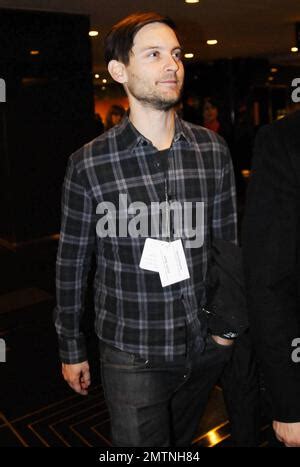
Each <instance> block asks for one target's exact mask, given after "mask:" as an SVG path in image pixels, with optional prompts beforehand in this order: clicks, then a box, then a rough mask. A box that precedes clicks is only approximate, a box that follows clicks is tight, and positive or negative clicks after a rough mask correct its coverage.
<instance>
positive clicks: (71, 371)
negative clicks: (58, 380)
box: [62, 361, 91, 396]
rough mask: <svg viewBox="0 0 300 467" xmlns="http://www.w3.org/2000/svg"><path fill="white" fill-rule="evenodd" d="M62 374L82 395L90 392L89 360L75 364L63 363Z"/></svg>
mask: <svg viewBox="0 0 300 467" xmlns="http://www.w3.org/2000/svg"><path fill="white" fill-rule="evenodd" d="M62 374H63V377H64V379H65V381H67V383H68V385H69V386H71V388H72V389H74V391H76V392H78V394H81V395H82V396H86V395H87V394H88V391H87V389H88V387H89V385H90V384H91V377H90V367H89V363H88V362H87V361H85V362H82V363H75V364H67V363H63V364H62Z"/></svg>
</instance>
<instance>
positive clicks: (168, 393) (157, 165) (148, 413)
mask: <svg viewBox="0 0 300 467" xmlns="http://www.w3.org/2000/svg"><path fill="white" fill-rule="evenodd" d="M174 28H175V27H174V24H173V22H172V21H171V20H170V19H169V18H164V17H162V16H160V15H158V14H156V13H143V14H134V15H131V16H129V17H127V18H125V19H124V20H122V21H121V22H119V23H118V24H117V25H115V26H114V27H113V29H112V30H111V32H110V33H109V34H108V36H107V38H106V43H105V57H106V61H107V64H108V70H109V72H110V74H111V76H112V78H113V79H114V80H115V81H117V82H118V83H120V84H122V85H123V86H124V88H125V91H126V93H127V95H128V99H129V104H130V114H129V117H128V116H125V117H124V119H123V121H122V122H121V123H120V124H119V125H117V126H115V127H114V128H112V129H111V130H109V131H108V132H106V133H105V134H103V135H101V136H100V137H98V138H96V139H95V140H94V141H92V142H91V143H89V144H87V145H86V146H84V147H83V148H82V149H80V150H79V151H77V152H76V153H75V154H73V155H72V156H71V157H70V159H69V165H68V169H67V173H66V177H65V181H64V191H63V202H62V207H63V213H62V228H61V237H60V243H59V250H58V256H57V307H56V310H55V319H56V329H57V332H58V335H59V342H60V356H61V360H62V362H63V364H62V371H63V376H64V378H65V380H66V381H67V382H68V383H69V385H70V386H71V387H72V388H73V389H74V390H75V391H77V392H78V393H79V394H83V395H85V394H87V392H88V387H89V385H90V372H89V365H88V362H87V355H86V350H85V343H84V336H83V335H82V332H81V316H82V297H83V290H84V286H85V281H86V275H87V271H88V264H89V260H90V257H91V254H92V251H93V249H94V246H95V245H96V255H97V272H96V276H95V309H96V310H95V311H96V323H95V329H96V333H97V335H98V337H99V339H100V356H101V375H102V384H103V387H104V393H105V398H106V402H107V405H108V408H109V412H110V416H111V426H112V438H113V444H114V446H172V445H173V446H188V445H189V444H190V443H191V441H192V439H193V436H194V433H195V431H196V429H197V426H198V423H199V418H200V416H201V414H202V412H203V410H204V407H205V404H206V401H207V398H208V395H209V392H210V390H211V388H212V387H213V385H214V384H215V382H216V381H217V379H218V377H219V375H220V374H221V372H222V369H223V367H224V365H225V364H226V362H227V361H228V359H229V358H230V355H231V350H232V348H231V346H230V345H225V344H228V343H229V341H227V340H224V339H221V338H218V336H216V337H215V339H216V340H213V339H212V338H211V337H209V338H208V340H207V342H206V325H205V321H204V319H203V318H202V316H201V312H200V310H201V306H202V305H203V303H204V300H205V295H204V279H205V274H206V269H207V262H208V251H209V245H210V242H211V240H212V237H213V236H215V237H218V238H221V239H225V240H228V241H231V242H236V211H235V190H234V182H233V172H232V165H231V159H230V155H229V152H228V149H227V146H226V145H225V143H224V141H223V140H222V139H221V138H219V137H218V136H217V135H215V134H214V133H212V132H210V131H207V130H205V129H202V128H200V127H196V126H193V125H190V124H187V123H185V122H183V121H181V120H180V119H179V117H178V116H177V115H176V113H175V110H174V108H175V106H176V105H177V104H178V102H179V100H180V96H181V90H182V86H183V79H184V69H183V64H182V59H181V57H182V51H181V46H180V44H179V42H178V39H177V36H176V34H175V31H174ZM120 199H121V201H122V203H121V205H120ZM124 199H126V200H125V201H124ZM127 200H128V203H130V206H129V207H128V209H127ZM171 201H173V202H174V201H176V202H177V203H179V204H180V206H181V205H183V204H184V203H187V204H186V205H185V206H184V207H185V208H186V207H187V205H189V206H190V205H191V204H192V203H194V204H195V202H198V208H199V209H198V211H197V209H196V208H195V206H193V209H190V210H188V212H187V211H186V210H185V211H184V213H183V214H184V215H183V218H184V216H185V217H186V218H189V217H190V216H189V215H190V214H192V215H193V219H194V220H195V219H196V227H197V225H198V228H196V229H194V231H193V232H194V237H196V238H194V240H191V238H192V237H193V235H190V234H189V232H190V231H191V229H190V228H187V229H185V228H184V229H180V228H179V229H178V228H177V229H176V225H175V221H174V216H175V211H174V212H173V210H172V213H171V214H172V216H171V215H170V204H171ZM103 203H104V204H103ZM155 203H162V204H163V205H164V207H165V213H164V215H163V216H162V217H163V221H162V224H163V225H162V227H163V228H162V232H161V231H159V234H156V235H150V233H149V230H148V232H147V233H145V234H142V235H136V233H137V231H138V224H143V226H144V227H145V225H148V227H149V229H150V226H151V227H153V225H154V224H155V222H154V214H155V210H154V214H153V213H152V211H151V215H148V213H149V210H148V211H147V212H146V213H145V209H144V208H145V206H146V207H147V208H149V209H150V205H151V208H152V207H153V206H155V205H156V204H155ZM188 203H190V204H188ZM116 205H117V206H118V207H117V209H115V206H116ZM137 205H138V206H139V208H138V209H136V208H135V206H137ZM137 211H140V213H139V214H138V215H137V216H135V217H133V214H134V213H136V212H137ZM190 211H192V212H190ZM196 211H197V212H196ZM99 213H101V214H105V215H106V216H107V217H105V216H103V217H102V218H101V219H99V215H97V214H99ZM136 218H139V220H138V221H137V219H136ZM103 219H105V222H104V221H103ZM199 219H200V220H201V222H200V221H199ZM202 219H204V221H203V220H202ZM116 220H118V221H120V224H118V226H116V227H115V221H116ZM124 222H125V226H124ZM165 222H166V225H165ZM127 223H128V225H127ZM121 224H122V225H121ZM155 225H156V224H155ZM177 227H178V225H177ZM96 230H97V232H96ZM103 230H104V232H103ZM105 230H107V232H105ZM108 230H109V235H108V234H107V233H108ZM192 230H193V229H192ZM151 232H152V231H151ZM178 232H180V235H179V238H178V235H177V237H176V235H175V233H178ZM195 232H196V234H195ZM106 234H107V235H106ZM151 236H152V237H155V238H150V237H151ZM149 240H150V242H149ZM151 241H152V243H151ZM176 241H177V243H176ZM189 242H190V243H189ZM193 242H195V243H193ZM182 246H183V247H184V249H183V248H182ZM171 276H172V277H171ZM204 349H205V351H204Z"/></svg>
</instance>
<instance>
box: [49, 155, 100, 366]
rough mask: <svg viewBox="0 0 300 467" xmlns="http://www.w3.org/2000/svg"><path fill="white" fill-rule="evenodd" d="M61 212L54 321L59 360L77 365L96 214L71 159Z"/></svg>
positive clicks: (82, 347) (82, 356)
mask: <svg viewBox="0 0 300 467" xmlns="http://www.w3.org/2000/svg"><path fill="white" fill-rule="evenodd" d="M61 211H62V213H61V232H60V239H59V245H58V252H57V258H56V307H55V309H54V322H55V327H56V332H57V334H58V341H59V354H60V358H61V361H62V362H64V363H79V362H82V361H85V360H87V353H86V345H85V337H84V335H83V333H82V331H81V318H82V314H83V305H84V297H85V289H86V284H87V275H88V272H89V267H90V261H91V257H92V253H93V250H94V247H95V236H96V212H95V210H94V209H93V203H92V199H91V197H90V196H89V194H88V192H87V189H86V188H85V186H84V183H83V177H82V175H80V174H79V173H78V170H77V168H76V165H75V162H74V160H73V157H72V156H71V157H70V158H69V161H68V166H67V170H66V174H65V178H64V182H63V187H62V200H61Z"/></svg>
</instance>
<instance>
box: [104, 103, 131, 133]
mask: <svg viewBox="0 0 300 467" xmlns="http://www.w3.org/2000/svg"><path fill="white" fill-rule="evenodd" d="M125 113H126V110H125V109H124V107H123V106H122V105H116V104H115V105H112V106H111V108H110V109H109V111H108V112H107V115H106V120H105V130H109V129H110V128H112V127H113V126H115V125H118V123H120V121H121V120H122V118H123V117H124V115H125Z"/></svg>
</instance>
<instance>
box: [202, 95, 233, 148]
mask: <svg viewBox="0 0 300 467" xmlns="http://www.w3.org/2000/svg"><path fill="white" fill-rule="evenodd" d="M202 118H203V122H202V125H203V126H204V127H205V128H207V129H208V130H212V131H214V132H215V133H218V134H219V135H221V136H223V138H224V139H225V141H226V143H227V144H228V145H229V147H230V148H231V132H230V128H229V126H228V125H225V123H224V122H223V119H221V118H220V105H219V103H218V102H217V100H216V99H214V98H213V97H205V98H204V102H203V108H202Z"/></svg>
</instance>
